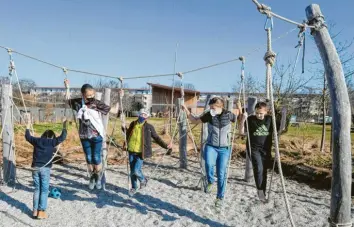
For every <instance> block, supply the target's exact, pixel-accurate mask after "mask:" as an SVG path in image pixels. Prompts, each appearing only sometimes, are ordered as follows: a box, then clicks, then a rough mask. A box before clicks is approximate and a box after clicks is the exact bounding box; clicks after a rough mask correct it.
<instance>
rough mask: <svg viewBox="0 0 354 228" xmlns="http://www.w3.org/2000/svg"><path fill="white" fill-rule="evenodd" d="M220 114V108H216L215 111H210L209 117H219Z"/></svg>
mask: <svg viewBox="0 0 354 228" xmlns="http://www.w3.org/2000/svg"><path fill="white" fill-rule="evenodd" d="M221 112H222V109H221V108H217V109H210V115H211V116H216V115H220V114H221Z"/></svg>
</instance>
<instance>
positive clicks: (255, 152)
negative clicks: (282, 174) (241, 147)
mask: <svg viewBox="0 0 354 228" xmlns="http://www.w3.org/2000/svg"><path fill="white" fill-rule="evenodd" d="M269 156H270V155H267V153H266V152H265V151H264V150H262V149H252V151H251V160H252V166H253V174H254V180H255V182H256V187H257V189H258V190H263V192H264V194H265V193H266V188H267V168H268V167H267V166H268V163H269V161H270V157H269Z"/></svg>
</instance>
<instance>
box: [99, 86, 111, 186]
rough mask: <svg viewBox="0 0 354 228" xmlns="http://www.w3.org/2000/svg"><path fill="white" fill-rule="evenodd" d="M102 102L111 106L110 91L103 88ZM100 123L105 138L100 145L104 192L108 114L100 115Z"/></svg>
mask: <svg viewBox="0 0 354 228" xmlns="http://www.w3.org/2000/svg"><path fill="white" fill-rule="evenodd" d="M103 102H104V103H105V104H106V105H110V104H111V89H109V88H105V89H104V96H103ZM102 122H103V127H104V129H105V136H104V138H103V144H102V154H101V156H102V168H103V170H104V173H103V176H102V188H103V189H104V190H106V169H107V167H108V165H107V157H108V151H107V143H106V142H107V133H108V132H107V130H108V123H109V113H108V114H107V115H102Z"/></svg>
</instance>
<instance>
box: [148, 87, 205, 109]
mask: <svg viewBox="0 0 354 228" xmlns="http://www.w3.org/2000/svg"><path fill="white" fill-rule="evenodd" d="M147 84H148V85H149V86H150V87H151V93H152V104H151V106H152V108H151V112H153V113H158V112H163V113H166V112H168V111H169V110H170V108H171V100H172V87H171V86H166V85H160V84H153V83H147ZM199 96H200V92H199V91H196V90H189V89H185V90H184V104H185V105H186V107H187V108H189V110H191V111H192V112H195V111H196V108H197V101H198V99H199ZM180 97H181V89H180V88H179V87H175V88H174V96H173V110H176V107H177V104H178V98H180Z"/></svg>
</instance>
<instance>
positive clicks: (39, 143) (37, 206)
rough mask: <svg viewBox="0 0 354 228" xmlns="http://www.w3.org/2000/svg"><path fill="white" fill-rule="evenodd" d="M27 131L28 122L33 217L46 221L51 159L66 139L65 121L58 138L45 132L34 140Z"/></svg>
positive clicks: (51, 133) (48, 131) (28, 121)
mask: <svg viewBox="0 0 354 228" xmlns="http://www.w3.org/2000/svg"><path fill="white" fill-rule="evenodd" d="M29 129H30V120H27V128H26V133H25V138H26V140H27V141H28V142H29V143H30V144H32V145H33V161H32V168H34V171H33V173H32V177H33V183H34V187H35V190H34V194H33V217H34V218H38V219H46V218H47V217H48V215H47V214H46V209H47V202H48V190H49V182H50V170H51V167H52V158H53V154H54V153H55V151H56V148H55V147H56V146H58V145H59V144H60V143H62V142H63V141H64V140H65V138H66V135H67V132H66V120H64V122H63V130H62V133H61V135H60V136H59V137H56V136H55V133H54V132H53V131H52V130H46V131H45V132H44V133H43V134H42V136H41V137H40V138H36V137H33V136H32V135H31V133H30V130H29Z"/></svg>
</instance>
